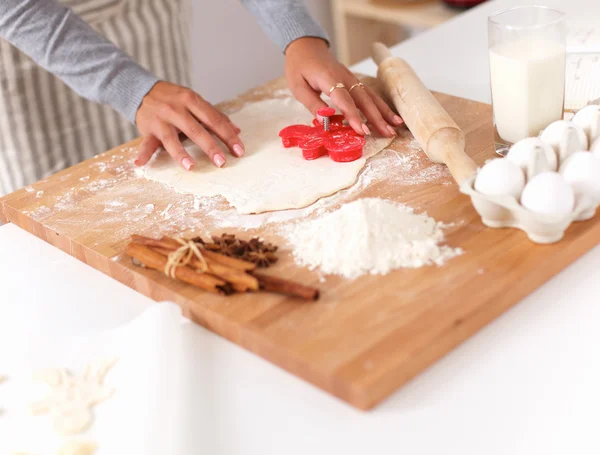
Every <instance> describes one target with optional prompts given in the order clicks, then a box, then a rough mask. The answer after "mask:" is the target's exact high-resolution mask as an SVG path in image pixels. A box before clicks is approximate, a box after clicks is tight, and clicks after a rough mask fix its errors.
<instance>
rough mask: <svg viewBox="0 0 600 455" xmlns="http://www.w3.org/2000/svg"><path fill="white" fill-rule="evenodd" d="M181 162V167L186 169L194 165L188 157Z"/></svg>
mask: <svg viewBox="0 0 600 455" xmlns="http://www.w3.org/2000/svg"><path fill="white" fill-rule="evenodd" d="M181 164H183V167H184V168H185V169H186V170H188V171H190V170H191V169H192V168H193V167H194V162H193V161H192V160H191V159H190V158H184V159H183V160H182V161H181Z"/></svg>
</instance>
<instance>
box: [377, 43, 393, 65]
mask: <svg viewBox="0 0 600 455" xmlns="http://www.w3.org/2000/svg"><path fill="white" fill-rule="evenodd" d="M393 56H394V55H393V54H392V53H391V51H390V50H389V49H388V47H387V46H386V45H385V44H382V43H379V42H377V41H376V42H375V43H373V60H374V61H375V63H376V64H377V65H381V64H382V63H383V62H384V61H385V60H386V59H388V58H390V57H393Z"/></svg>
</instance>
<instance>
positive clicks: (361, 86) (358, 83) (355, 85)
mask: <svg viewBox="0 0 600 455" xmlns="http://www.w3.org/2000/svg"><path fill="white" fill-rule="evenodd" d="M356 87H360V88H365V84H363V83H362V82H357V83H356V84H354V85H353V86H352V87H350V90H348V92H349V93H352V90H354V89H355V88H356Z"/></svg>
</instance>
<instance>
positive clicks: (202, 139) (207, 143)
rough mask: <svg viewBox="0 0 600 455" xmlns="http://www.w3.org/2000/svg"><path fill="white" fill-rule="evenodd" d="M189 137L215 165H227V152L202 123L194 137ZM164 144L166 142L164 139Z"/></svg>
mask: <svg viewBox="0 0 600 455" xmlns="http://www.w3.org/2000/svg"><path fill="white" fill-rule="evenodd" d="M188 137H189V138H190V139H191V140H192V141H193V142H194V144H196V145H197V146H198V147H199V148H200V150H202V151H203V152H204V153H205V154H206V155H207V156H208V157H209V158H210V160H211V161H212V162H213V163H214V164H215V166H217V167H223V166H225V163H226V162H227V160H226V159H225V153H224V152H223V149H222V148H221V147H220V146H219V144H218V143H217V141H216V140H215V138H214V137H213V136H212V135H211V134H210V133H209V132H208V131H207V130H206V129H205V128H204V127H203V126H202V125H199V126H198V127H197V129H196V130H195V131H194V137H193V138H192V137H190V136H188ZM163 144H165V142H164V141H163ZM179 145H180V146H181V143H179ZM165 148H166V145H165ZM181 148H182V149H183V146H181ZM167 151H168V150H167ZM184 152H185V149H184ZM169 153H171V152H169Z"/></svg>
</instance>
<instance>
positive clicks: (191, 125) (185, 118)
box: [135, 82, 244, 171]
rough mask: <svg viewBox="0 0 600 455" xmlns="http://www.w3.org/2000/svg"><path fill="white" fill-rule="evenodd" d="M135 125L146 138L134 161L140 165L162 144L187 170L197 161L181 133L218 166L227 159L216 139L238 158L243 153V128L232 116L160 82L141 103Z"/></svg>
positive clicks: (190, 93) (190, 92)
mask: <svg viewBox="0 0 600 455" xmlns="http://www.w3.org/2000/svg"><path fill="white" fill-rule="evenodd" d="M135 120H136V124H137V126H138V129H139V130H140V133H142V135H143V137H144V138H143V140H142V145H141V146H140V151H139V153H138V156H137V158H136V160H135V164H136V165H137V166H142V165H144V164H146V163H147V162H148V160H149V159H150V158H151V157H152V155H153V154H154V152H156V150H157V149H158V148H159V147H160V146H161V145H162V146H163V147H164V148H165V150H166V151H167V152H168V153H169V155H171V156H172V157H173V159H174V160H175V161H177V162H178V163H180V164H181V166H183V167H184V168H185V169H187V170H188V171H189V170H190V169H192V167H194V160H193V159H192V157H191V156H190V155H188V153H187V152H186V151H185V148H184V147H183V145H182V144H181V141H180V139H179V133H180V132H181V133H183V134H185V135H186V136H187V137H188V138H190V139H191V140H192V141H193V142H194V143H195V144H196V145H197V146H198V147H200V149H201V150H202V151H203V152H204V153H206V154H207V155H208V157H209V158H210V159H211V161H212V162H213V163H214V164H215V166H217V167H223V166H224V165H225V162H226V159H225V154H224V151H223V149H222V148H221V147H220V146H219V144H218V143H217V141H216V140H215V138H214V137H213V136H212V135H211V133H212V134H214V135H215V136H217V137H218V138H219V139H220V140H221V141H223V143H224V144H226V145H227V147H228V148H229V150H230V151H231V153H232V154H233V155H234V156H236V157H238V158H239V157H241V156H242V155H243V154H244V144H242V141H241V140H240V138H239V137H238V134H239V133H240V129H239V128H238V127H237V126H235V125H234V124H233V123H231V120H230V119H229V117H227V116H226V115H225V114H223V113H221V112H219V111H218V110H217V109H216V108H215V107H214V106H213V105H211V104H210V103H209V102H207V101H206V100H204V99H203V98H202V97H201V96H200V95H198V94H197V93H196V92H194V91H192V90H190V89H187V88H185V87H180V86H179V85H174V84H170V83H168V82H158V83H157V84H156V85H155V86H154V87H153V88H152V90H150V91H149V92H148V94H147V95H146V96H145V97H144V99H143V100H142V104H141V106H140V108H139V109H138V111H137V114H136V118H135Z"/></svg>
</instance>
